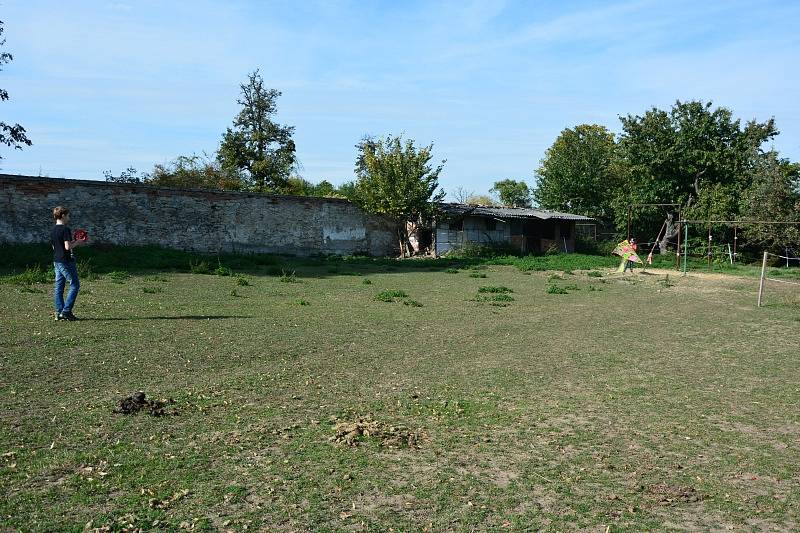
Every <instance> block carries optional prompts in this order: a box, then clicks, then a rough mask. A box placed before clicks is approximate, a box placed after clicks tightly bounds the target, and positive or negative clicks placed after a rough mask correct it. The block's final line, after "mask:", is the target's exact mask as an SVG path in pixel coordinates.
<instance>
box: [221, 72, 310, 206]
mask: <svg viewBox="0 0 800 533" xmlns="http://www.w3.org/2000/svg"><path fill="white" fill-rule="evenodd" d="M280 95H281V93H280V91H277V90H275V89H267V88H265V87H264V80H263V79H262V78H261V75H260V74H259V72H258V70H256V71H255V72H253V73H251V74H249V75H248V77H247V82H246V83H243V84H242V85H241V96H240V98H239V99H238V100H237V103H238V104H239V105H240V106H242V109H241V111H239V114H238V115H236V118H234V120H233V126H232V127H230V128H228V129H227V131H226V132H225V134H223V136H222V142H221V144H220V147H219V151H218V152H217V158H218V160H219V162H220V165H221V168H222V169H224V170H225V171H227V172H231V173H236V174H238V175H241V176H242V177H243V180H245V183H246V184H247V186H248V188H250V189H253V190H255V191H258V192H265V191H276V190H279V189H280V188H281V187H283V186H285V185H286V183H287V180H288V178H289V176H290V175H291V172H292V170H293V169H295V168H296V167H297V159H296V156H295V145H294V141H293V140H292V134H293V133H294V127H292V126H281V125H280V124H277V123H275V122H274V121H273V118H274V116H275V114H276V113H277V110H278V106H277V100H278V97H279V96H280Z"/></svg>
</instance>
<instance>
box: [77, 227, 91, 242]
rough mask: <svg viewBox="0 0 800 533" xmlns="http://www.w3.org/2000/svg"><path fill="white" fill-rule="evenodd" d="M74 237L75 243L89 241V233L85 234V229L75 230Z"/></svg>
mask: <svg viewBox="0 0 800 533" xmlns="http://www.w3.org/2000/svg"><path fill="white" fill-rule="evenodd" d="M74 236H75V240H77V241H85V240H87V239H89V232H87V231H86V230H85V229H77V230H75V234H74Z"/></svg>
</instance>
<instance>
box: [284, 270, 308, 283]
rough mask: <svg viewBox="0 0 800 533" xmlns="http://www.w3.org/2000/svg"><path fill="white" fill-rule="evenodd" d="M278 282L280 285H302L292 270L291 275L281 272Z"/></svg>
mask: <svg viewBox="0 0 800 533" xmlns="http://www.w3.org/2000/svg"><path fill="white" fill-rule="evenodd" d="M278 281H280V282H281V283H302V281H301V280H300V279H298V278H297V275H295V272H294V270H292V272H291V273H289V272H286V271H285V270H281V277H280V279H278Z"/></svg>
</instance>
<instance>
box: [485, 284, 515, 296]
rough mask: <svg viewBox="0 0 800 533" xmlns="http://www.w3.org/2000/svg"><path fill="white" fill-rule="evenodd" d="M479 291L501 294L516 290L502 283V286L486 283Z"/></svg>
mask: <svg viewBox="0 0 800 533" xmlns="http://www.w3.org/2000/svg"><path fill="white" fill-rule="evenodd" d="M478 292H491V293H501V294H504V293H508V292H514V291H512V290H511V289H509V288H508V287H503V286H502V285H501V286H499V287H495V286H492V285H485V286H483V287H480V288H479V289H478Z"/></svg>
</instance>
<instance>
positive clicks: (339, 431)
mask: <svg viewBox="0 0 800 533" xmlns="http://www.w3.org/2000/svg"><path fill="white" fill-rule="evenodd" d="M331 422H332V423H333V430H334V432H335V434H334V436H333V437H330V438H329V439H328V440H329V441H330V442H331V443H333V444H338V445H342V446H351V447H355V446H358V445H359V444H361V443H362V442H364V441H366V440H375V441H377V442H378V445H379V446H381V447H382V448H414V449H419V448H421V447H422V443H423V442H424V441H425V440H427V437H428V435H427V434H426V433H425V431H424V430H423V429H422V428H418V429H416V430H412V429H410V428H408V427H406V426H403V425H400V424H397V425H389V424H384V423H383V422H380V421H378V420H374V419H373V418H372V416H371V415H366V416H359V417H358V418H356V420H355V421H347V420H341V419H339V418H338V417H335V416H334V417H331Z"/></svg>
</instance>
